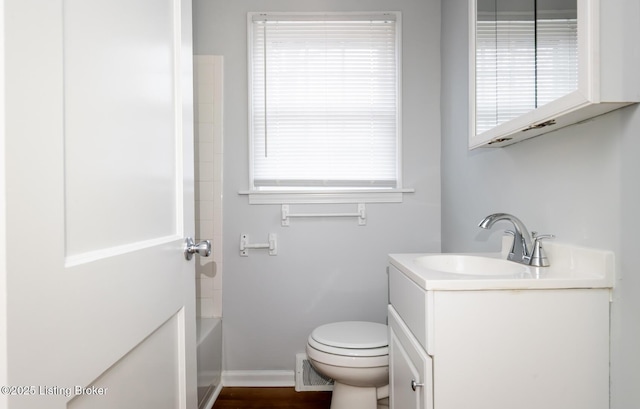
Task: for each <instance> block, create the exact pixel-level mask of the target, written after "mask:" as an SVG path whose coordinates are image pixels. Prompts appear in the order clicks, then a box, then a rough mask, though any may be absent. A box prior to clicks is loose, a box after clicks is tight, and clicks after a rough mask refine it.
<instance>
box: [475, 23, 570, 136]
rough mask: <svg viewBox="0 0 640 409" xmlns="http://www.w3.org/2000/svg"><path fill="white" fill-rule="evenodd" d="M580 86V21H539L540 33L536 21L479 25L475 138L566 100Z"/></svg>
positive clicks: (477, 32) (477, 33) (477, 29)
mask: <svg viewBox="0 0 640 409" xmlns="http://www.w3.org/2000/svg"><path fill="white" fill-rule="evenodd" d="M536 29H537V36H538V40H537V44H536V41H535V36H536ZM536 47H537V50H536ZM536 53H537V55H536ZM536 57H537V66H536ZM536 69H537V78H536ZM536 81H537V84H536ZM536 85H537V95H536ZM577 85H578V52H577V22H576V20H575V19H553V20H538V26H537V28H536V27H535V25H534V22H533V21H505V20H502V21H478V22H477V27H476V133H478V134H479V133H482V132H485V131H487V130H489V129H491V128H493V127H495V126H497V125H500V124H501V123H504V122H506V121H509V120H511V119H514V118H516V117H518V116H520V115H523V114H525V113H527V112H529V111H531V110H533V109H535V108H536V106H540V105H543V104H546V103H548V102H550V101H553V100H555V99H557V98H558V97H561V96H563V95H566V94H568V93H569V92H571V91H574V90H576V89H577ZM536 97H537V104H536Z"/></svg>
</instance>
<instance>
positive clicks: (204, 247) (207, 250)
mask: <svg viewBox="0 0 640 409" xmlns="http://www.w3.org/2000/svg"><path fill="white" fill-rule="evenodd" d="M194 254H198V255H200V256H202V257H209V256H210V255H211V241H210V240H203V241H201V242H199V243H197V244H196V242H195V241H193V239H192V238H191V237H187V238H186V239H185V240H184V258H185V259H187V260H191V258H193V255H194Z"/></svg>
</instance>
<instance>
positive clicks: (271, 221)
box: [193, 0, 440, 386]
mask: <svg viewBox="0 0 640 409" xmlns="http://www.w3.org/2000/svg"><path fill="white" fill-rule="evenodd" d="M249 11H281V12H287V11H290V12H294V11H298V12H300V11H319V12H323V11H358V12H367V11H400V12H401V13H402V39H403V41H402V56H403V66H402V71H403V72H402V75H403V78H402V84H404V85H403V87H402V97H403V98H402V150H403V159H402V167H403V182H404V185H405V187H408V188H413V189H415V193H411V194H405V195H404V201H403V203H391V204H384V203H378V204H376V203H370V204H367V225H366V226H358V222H357V220H356V219H355V218H317V219H294V220H292V221H291V225H290V226H289V227H282V226H281V223H280V217H281V215H280V206H279V205H249V203H248V198H247V196H246V195H239V194H238V192H239V191H244V190H247V189H248V187H249V162H248V158H249V150H248V141H249V137H248V90H247V77H248V74H247V12H249ZM193 16H194V19H195V20H194V46H195V52H196V54H215V55H222V56H224V63H225V70H224V72H225V84H224V85H225V96H224V135H225V137H224V138H225V140H224V157H225V159H226V160H225V163H224V168H225V169H224V209H225V211H224V270H225V271H224V283H223V284H224V285H223V287H224V299H223V309H224V351H225V353H224V374H223V382H224V384H225V385H227V386H231V385H233V384H235V385H240V384H245V385H246V384H248V385H264V384H289V385H292V384H293V373H294V369H295V355H296V353H299V352H304V348H305V345H306V340H307V336H308V335H309V333H310V332H311V330H312V329H313V328H314V327H316V326H318V325H321V324H324V323H327V322H332V321H340V320H369V321H375V322H380V323H386V308H387V301H388V300H387V273H386V265H387V254H388V253H393V252H420V251H439V250H440V108H439V103H440V57H439V56H440V1H439V0H395V1H393V2H391V1H388V0H323V1H297V0H270V1H262V0H234V1H228V0H195V1H194V12H193ZM291 206H292V208H291V210H292V212H299V213H307V212H313V213H320V212H321V213H326V212H353V211H354V210H355V204H349V205H295V204H291ZM242 233H246V234H248V235H249V237H251V241H252V242H265V241H266V240H267V237H268V234H269V233H275V234H277V237H278V255H277V256H269V255H268V253H267V251H266V250H251V251H250V252H249V256H248V257H241V256H240V254H239V241H240V235H241V234H242Z"/></svg>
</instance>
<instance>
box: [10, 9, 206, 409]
mask: <svg viewBox="0 0 640 409" xmlns="http://www.w3.org/2000/svg"><path fill="white" fill-rule="evenodd" d="M0 7H2V9H3V10H2V12H3V13H0V15H2V14H4V22H3V26H4V27H3V28H4V30H3V32H4V36H5V43H4V52H3V55H2V58H3V60H2V64H3V68H4V73H5V75H4V88H5V89H4V92H3V94H4V95H3V96H4V106H5V108H4V121H5V124H4V161H5V165H6V166H5V168H4V169H5V172H6V178H5V184H6V186H5V187H4V192H0V193H4V200H3V202H4V204H5V205H6V218H5V220H4V222H5V223H6V229H5V232H6V236H5V238H3V240H0V243H2V242H3V241H4V240H5V239H6V244H5V245H4V248H3V250H4V251H5V252H6V254H4V255H3V254H2V253H3V252H2V251H0V261H3V259H4V261H5V264H6V271H4V272H2V273H0V277H1V278H2V279H3V280H4V281H5V283H6V291H2V292H3V294H2V295H0V300H1V299H2V298H3V297H6V310H5V308H4V306H3V307H0V312H3V311H4V312H5V314H4V316H3V317H1V318H0V325H2V328H0V332H2V334H0V348H2V349H6V351H5V354H6V355H5V354H3V355H4V356H3V357H2V358H0V362H3V360H5V359H6V367H3V368H2V369H1V371H2V372H3V373H2V375H0V379H3V378H6V383H7V385H6V386H8V388H4V387H3V389H2V393H3V397H2V398H3V399H4V403H6V404H7V406H8V408H9V409H21V408H48V409H57V408H59V409H61V408H71V409H78V408H91V409H100V408H131V409H134V408H135V409H162V408H165V409H175V408H183V409H186V408H189V409H195V408H196V406H197V402H196V400H197V397H196V368H195V365H196V363H195V356H196V354H195V285H194V281H195V277H194V276H195V272H194V269H195V266H194V261H193V260H191V261H187V260H185V257H184V256H183V245H184V244H183V243H184V238H185V236H193V233H194V221H193V220H194V217H193V125H192V122H193V118H192V116H193V113H192V111H193V104H192V70H191V66H192V50H191V1H190V0H5V1H3V2H2V4H1V5H0ZM0 71H1V70H0ZM0 88H2V87H0ZM0 105H2V104H0ZM0 119H1V118H0ZM0 153H2V149H0ZM1 174H2V172H0V175H1ZM1 186H2V184H1V183H0V187H1ZM0 205H2V202H0ZM0 207H1V206H0ZM0 226H2V223H0ZM3 290H5V288H3ZM3 344H5V345H3ZM5 371H6V372H5ZM3 380H5V379H3ZM2 404H3V401H0V406H3V405H2Z"/></svg>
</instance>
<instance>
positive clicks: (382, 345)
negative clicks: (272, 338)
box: [308, 321, 389, 357]
mask: <svg viewBox="0 0 640 409" xmlns="http://www.w3.org/2000/svg"><path fill="white" fill-rule="evenodd" d="M308 343H309V346H311V347H312V348H314V349H316V350H318V351H322V352H326V353H330V354H334V355H341V356H349V357H374V356H385V355H389V348H388V345H389V339H388V335H387V326H386V325H384V324H378V323H375V322H364V321H345V322H334V323H331V324H326V325H321V326H319V327H318V328H316V329H315V330H313V332H312V333H311V335H309V339H308Z"/></svg>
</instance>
